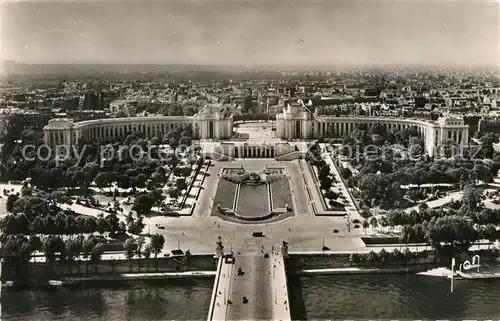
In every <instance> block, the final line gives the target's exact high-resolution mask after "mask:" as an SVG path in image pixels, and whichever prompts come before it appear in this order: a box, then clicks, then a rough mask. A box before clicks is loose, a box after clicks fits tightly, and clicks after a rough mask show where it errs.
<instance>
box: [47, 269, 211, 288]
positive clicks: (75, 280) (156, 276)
mask: <svg viewBox="0 0 500 321" xmlns="http://www.w3.org/2000/svg"><path fill="white" fill-rule="evenodd" d="M215 274H216V272H215V271H187V272H165V273H125V274H119V275H100V276H80V277H68V278H62V279H60V280H50V281H49V284H51V285H63V286H64V285H74V284H82V283H96V282H97V283H98V282H110V281H117V282H124V281H136V280H141V281H145V280H165V279H186V278H213V277H215Z"/></svg>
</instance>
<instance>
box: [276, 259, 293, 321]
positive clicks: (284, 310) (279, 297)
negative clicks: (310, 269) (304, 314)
mask: <svg viewBox="0 0 500 321" xmlns="http://www.w3.org/2000/svg"><path fill="white" fill-rule="evenodd" d="M271 260H272V261H271V264H272V265H273V267H272V269H273V280H272V283H273V285H272V288H273V292H274V293H273V301H274V302H273V304H274V305H273V307H274V308H273V320H291V319H292V318H291V313H290V302H289V296H288V285H287V280H286V271H285V264H284V260H283V257H282V256H281V255H277V254H274V255H272V256H271Z"/></svg>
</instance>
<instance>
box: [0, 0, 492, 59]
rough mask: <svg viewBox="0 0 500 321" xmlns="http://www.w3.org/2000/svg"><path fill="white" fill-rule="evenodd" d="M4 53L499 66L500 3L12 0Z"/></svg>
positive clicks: (6, 6) (5, 12)
mask: <svg viewBox="0 0 500 321" xmlns="http://www.w3.org/2000/svg"><path fill="white" fill-rule="evenodd" d="M1 8H2V18H3V19H2V39H0V40H1V41H2V42H1V49H2V56H3V60H14V61H19V62H30V63H36V62H39V63H164V64H172V63H174V64H177V63H178V64H227V65H234V64H238V65H252V64H300V65H313V64H318V65H319V64H321V65H333V64H447V65H455V64H470V65H498V64H499V50H500V49H499V48H500V41H499V37H500V32H499V29H500V19H499V5H498V2H496V1H491V2H485V1H482V2H478V1H474V0H470V1H467V2H451V1H438V2H431V1H425V0H418V1H398V2H389V1H370V2H367V1H351V0H345V1H340V0H339V1H337V0H299V1H287V2H285V1H278V0H265V1H262V0H254V1H250V0H248V1H240V0H205V1H201V0H198V1H189V0H187V1H186V0H183V1H168V0H166V1H161V0H158V1H154V2H153V1H142V3H139V2H138V1H106V0H104V1H93V2H83V1H79V2H75V1H59V2H47V1H30V2H28V1H8V2H3V3H2V7H1Z"/></svg>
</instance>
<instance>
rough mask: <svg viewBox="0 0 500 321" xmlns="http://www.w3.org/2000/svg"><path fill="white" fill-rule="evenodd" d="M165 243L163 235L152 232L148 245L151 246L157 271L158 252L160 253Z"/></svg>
mask: <svg viewBox="0 0 500 321" xmlns="http://www.w3.org/2000/svg"><path fill="white" fill-rule="evenodd" d="M164 245H165V238H164V237H163V235H160V234H154V235H153V236H151V243H150V246H151V252H152V253H153V254H154V256H155V261H156V270H157V271H158V260H157V259H158V254H160V253H161V251H162V250H163V246H164Z"/></svg>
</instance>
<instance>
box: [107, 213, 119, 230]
mask: <svg viewBox="0 0 500 321" xmlns="http://www.w3.org/2000/svg"><path fill="white" fill-rule="evenodd" d="M105 220H106V223H107V224H106V225H107V226H106V228H107V229H108V230H109V231H110V232H111V233H116V232H118V230H119V229H120V226H119V224H120V220H119V219H118V216H116V214H109V215H108V216H106V217H105Z"/></svg>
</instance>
